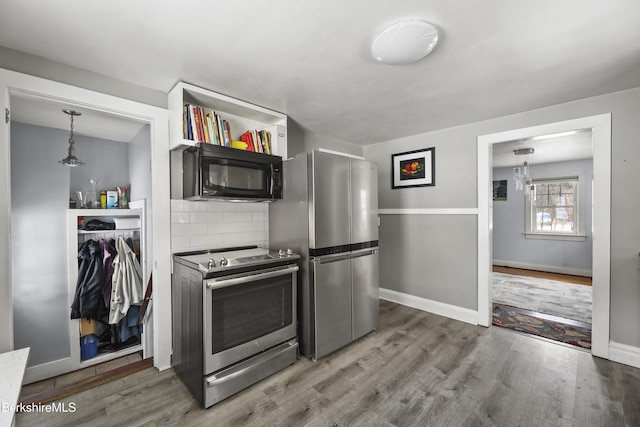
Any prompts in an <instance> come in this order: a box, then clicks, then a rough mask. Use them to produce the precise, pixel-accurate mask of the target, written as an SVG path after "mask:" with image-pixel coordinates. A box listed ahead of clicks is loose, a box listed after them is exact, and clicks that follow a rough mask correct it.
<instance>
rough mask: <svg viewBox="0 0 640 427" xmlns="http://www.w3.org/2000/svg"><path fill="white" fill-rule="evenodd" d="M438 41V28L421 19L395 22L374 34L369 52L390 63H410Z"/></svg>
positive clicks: (427, 51)
mask: <svg viewBox="0 0 640 427" xmlns="http://www.w3.org/2000/svg"><path fill="white" fill-rule="evenodd" d="M437 43H438V30H436V28H435V27H434V26H433V25H431V24H430V23H428V22H427V21H423V20H421V19H408V20H406V21H400V22H396V23H395V24H393V25H390V26H389V27H387V28H385V29H384V30H382V32H380V34H378V35H377V36H376V38H375V39H374V40H373V44H372V45H371V54H372V55H373V57H374V58H376V59H377V60H378V61H380V62H384V63H385V64H392V65H404V64H411V63H413V62H416V61H419V60H420V59H422V58H424V57H425V56H427V55H428V54H429V53H431V51H432V50H433V48H434V47H435V46H436V44H437Z"/></svg>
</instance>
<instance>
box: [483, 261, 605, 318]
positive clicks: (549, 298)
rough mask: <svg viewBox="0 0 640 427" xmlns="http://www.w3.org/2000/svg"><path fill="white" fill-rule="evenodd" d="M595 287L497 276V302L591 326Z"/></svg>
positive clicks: (495, 287) (502, 274) (495, 285)
mask: <svg viewBox="0 0 640 427" xmlns="http://www.w3.org/2000/svg"><path fill="white" fill-rule="evenodd" d="M592 301H593V294H592V288H591V286H585V285H576V284H573V283H566V282H559V281H555V280H546V279H539V278H535V277H526V276H516V275H513V274H505V273H493V302H495V303H498V304H504V305H508V306H511V307H520V308H524V309H527V310H531V311H535V312H538V313H545V314H550V315H552V316H557V317H562V318H565V319H572V320H577V321H580V322H584V323H591V310H592Z"/></svg>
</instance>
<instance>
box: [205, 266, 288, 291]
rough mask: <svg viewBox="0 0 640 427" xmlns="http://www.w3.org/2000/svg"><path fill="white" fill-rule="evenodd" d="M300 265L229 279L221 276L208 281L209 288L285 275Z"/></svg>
mask: <svg viewBox="0 0 640 427" xmlns="http://www.w3.org/2000/svg"><path fill="white" fill-rule="evenodd" d="M298 269H299V267H298V266H297V265H293V266H291V267H287V268H281V269H278V270H274V271H267V272H264V273H256V274H249V275H246V276H241V277H233V278H229V279H225V278H221V279H209V280H207V281H206V283H207V284H206V286H207V289H220V288H225V287H227V286H232V285H241V284H244V283H250V282H255V281H257V280H262V279H269V278H272V277H278V276H284V275H285V274H291V273H293V272H295V271H298Z"/></svg>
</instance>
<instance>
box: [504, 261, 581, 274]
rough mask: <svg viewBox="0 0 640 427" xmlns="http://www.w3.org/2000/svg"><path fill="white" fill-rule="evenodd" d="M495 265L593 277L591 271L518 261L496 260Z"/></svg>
mask: <svg viewBox="0 0 640 427" xmlns="http://www.w3.org/2000/svg"><path fill="white" fill-rule="evenodd" d="M493 265H498V266H501V267H513V268H523V269H525V270H536V271H546V272H549V273H560V274H570V275H572V276H584V277H591V276H592V274H591V270H584V269H581V268H570V267H556V266H553V265H538V264H529V263H526V262H516V261H505V260H501V259H494V260H493Z"/></svg>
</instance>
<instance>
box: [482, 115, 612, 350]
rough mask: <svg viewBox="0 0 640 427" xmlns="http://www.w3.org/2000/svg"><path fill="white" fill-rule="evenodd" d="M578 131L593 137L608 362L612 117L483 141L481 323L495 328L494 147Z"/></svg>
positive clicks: (599, 334) (597, 295)
mask: <svg viewBox="0 0 640 427" xmlns="http://www.w3.org/2000/svg"><path fill="white" fill-rule="evenodd" d="M576 129H591V130H592V132H593V142H592V144H593V182H592V186H593V202H592V206H591V209H592V212H593V225H592V235H591V237H592V241H593V249H592V260H593V261H592V264H593V265H592V276H593V320H592V347H591V353H592V354H593V355H594V356H598V357H602V358H605V359H608V358H609V323H610V307H609V305H610V300H611V296H610V289H611V283H610V282H611V114H599V115H595V116H588V117H582V118H578V119H572V120H565V121H560V122H555V123H548V124H544V125H539V126H531V127H527V128H522V129H513V130H508V131H504V132H497V133H492V134H487V135H481V136H478V139H477V141H478V153H477V154H478V157H477V158H478V324H479V325H482V326H487V327H488V326H490V325H491V286H490V284H491V267H492V241H493V238H492V233H493V201H492V194H493V188H492V175H493V171H492V152H493V145H494V144H498V143H501V142H508V141H513V140H517V139H525V138H532V137H535V136H540V135H548V134H554V133H560V132H568V131H572V130H576Z"/></svg>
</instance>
